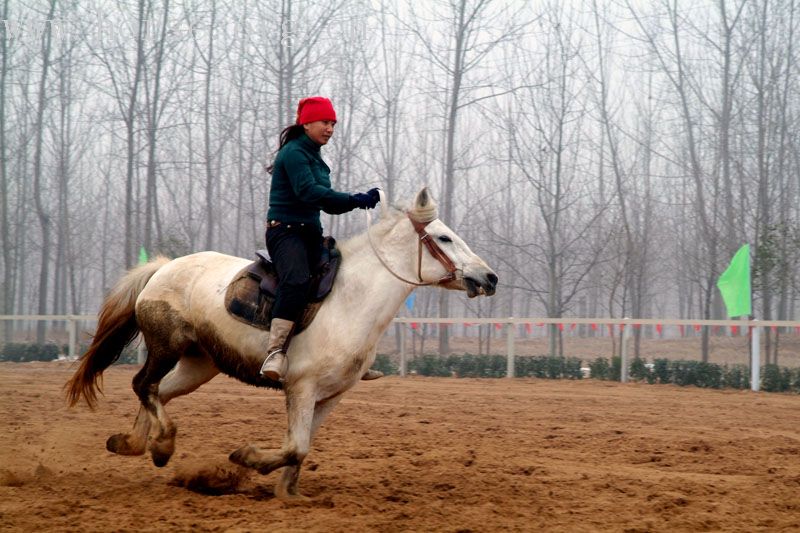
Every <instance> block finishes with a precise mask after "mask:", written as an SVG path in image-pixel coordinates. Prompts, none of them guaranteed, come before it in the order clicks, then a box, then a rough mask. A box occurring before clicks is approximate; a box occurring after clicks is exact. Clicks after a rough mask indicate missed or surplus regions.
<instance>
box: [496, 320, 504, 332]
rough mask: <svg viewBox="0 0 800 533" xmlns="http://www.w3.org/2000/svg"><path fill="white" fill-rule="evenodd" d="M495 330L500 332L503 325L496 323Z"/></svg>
mask: <svg viewBox="0 0 800 533" xmlns="http://www.w3.org/2000/svg"><path fill="white" fill-rule="evenodd" d="M494 329H498V330H499V329H503V324H500V323H498V322H495V323H494Z"/></svg>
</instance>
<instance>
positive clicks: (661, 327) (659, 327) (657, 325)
mask: <svg viewBox="0 0 800 533" xmlns="http://www.w3.org/2000/svg"><path fill="white" fill-rule="evenodd" d="M656 331H657V332H658V335H659V336H660V335H661V334H662V332H663V331H664V326H662V325H661V324H656Z"/></svg>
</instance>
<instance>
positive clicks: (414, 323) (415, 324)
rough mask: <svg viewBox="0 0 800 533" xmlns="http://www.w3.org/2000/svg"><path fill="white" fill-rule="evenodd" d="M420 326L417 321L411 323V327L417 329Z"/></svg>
mask: <svg viewBox="0 0 800 533" xmlns="http://www.w3.org/2000/svg"><path fill="white" fill-rule="evenodd" d="M418 327H419V324H417V323H416V322H412V323H411V329H417V328H418Z"/></svg>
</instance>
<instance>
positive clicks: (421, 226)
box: [366, 211, 459, 287]
mask: <svg viewBox="0 0 800 533" xmlns="http://www.w3.org/2000/svg"><path fill="white" fill-rule="evenodd" d="M366 215H367V239H368V240H369V245H370V246H371V247H372V251H373V252H375V256H376V257H377V258H378V261H380V262H381V264H382V265H383V266H384V268H385V269H386V270H388V271H389V273H390V274H391V275H392V276H394V277H396V278H397V279H399V280H400V281H402V282H405V283H408V284H409V285H415V286H417V287H423V286H427V285H441V284H443V283H448V282H450V281H454V280H456V279H458V276H457V274H456V272H458V271H459V269H458V268H457V267H456V264H455V263H453V260H452V259H450V258H449V257H448V256H447V254H446V253H444V252H443V251H442V249H441V248H440V247H439V245H438V244H436V241H434V240H433V238H432V237H431V236H430V235H429V234H428V232H427V231H425V228H426V227H428V224H430V222H432V221H429V222H419V221H417V220H414V219H413V218H412V217H411V213H409V212H406V216H407V217H408V219H409V220H410V221H411V225H412V226H414V231H416V232H417V235H419V243H418V246H417V279H418V280H419V282H416V281H411V280H407V279H405V278H404V277H402V276H400V275H399V274H397V273H395V272H394V270H392V268H391V267H390V266H389V265H387V264H386V261H384V260H383V258H382V257H381V254H380V253H378V249H377V248H375V244H374V243H373V242H372V235H371V234H370V232H369V229H370V215H369V211H366ZM423 244H424V245H425V247H426V248H427V249H428V251H429V252H430V254H431V255H432V256H433V258H434V259H436V260H437V261H439V263H441V265H442V266H443V267H444V268H445V270H447V274H445V275H444V276H442V277H441V278H439V279H438V280H437V281H422V245H423Z"/></svg>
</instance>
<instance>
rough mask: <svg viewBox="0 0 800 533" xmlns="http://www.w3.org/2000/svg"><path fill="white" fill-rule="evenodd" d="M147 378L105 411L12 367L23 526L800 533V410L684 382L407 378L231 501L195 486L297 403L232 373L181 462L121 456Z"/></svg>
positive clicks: (5, 480) (260, 438)
mask: <svg viewBox="0 0 800 533" xmlns="http://www.w3.org/2000/svg"><path fill="white" fill-rule="evenodd" d="M135 371H136V367H134V366H127V365H120V366H115V367H112V368H110V369H109V370H108V371H107V372H106V374H105V397H103V398H102V399H101V402H100V405H99V407H98V410H97V411H95V412H91V411H89V410H88V409H87V408H86V407H84V406H81V407H79V408H75V409H72V410H68V409H67V408H66V407H65V406H64V402H63V399H62V393H61V386H62V385H63V383H64V382H65V381H66V379H67V378H68V377H69V376H70V374H71V367H70V365H69V364H68V363H16V364H15V363H2V364H0V424H1V426H0V427H2V432H0V530H3V531H81V532H90V531H137V532H139V531H190V530H191V531H265V530H270V531H326V532H338V531H342V532H344V531H348V532H349V531H390V532H393V531H453V532H455V531H462V532H464V531H498V530H503V531H629V532H636V531H748V532H751V531H799V530H800V424H799V423H798V421H799V420H800V396H798V395H783V394H768V393H753V392H750V391H731V390H723V391H719V390H702V389H696V388H678V387H674V386H665V385H644V384H626V385H622V384H619V383H609V382H598V381H593V380H585V381H546V380H534V379H514V380H505V379H496V380H491V379H483V380H477V379H442V378H439V379H437V378H422V377H411V378H399V377H387V378H383V379H380V380H377V381H372V382H362V383H360V384H359V385H358V386H357V387H356V388H355V389H354V390H352V391H351V392H350V393H349V394H348V395H347V396H346V398H345V399H344V400H343V401H342V403H341V404H340V405H339V407H337V409H336V410H335V411H334V413H333V414H332V415H331V417H330V418H329V419H328V421H327V422H326V424H325V426H323V428H322V430H321V431H320V434H319V436H318V438H317V439H316V441H315V442H314V444H313V447H312V452H311V454H310V455H309V457H308V458H307V460H306V462H305V464H304V465H303V469H302V474H301V490H302V491H303V493H304V494H306V495H307V496H310V497H311V498H312V501H311V502H310V503H305V504H286V503H283V502H281V501H279V500H277V499H275V498H274V497H273V493H272V486H273V484H274V482H275V481H276V479H277V476H278V475H279V473H272V474H270V475H269V476H260V475H258V474H253V475H251V476H247V477H244V478H243V479H241V480H239V481H240V482H239V484H238V488H237V489H235V490H232V491H230V493H227V494H224V495H217V496H210V495H205V494H200V493H197V492H192V491H190V490H188V489H186V488H184V487H182V486H180V483H179V481H180V480H181V479H185V478H186V476H187V475H188V474H189V473H192V472H195V471H196V470H197V469H198V468H199V467H202V466H211V467H215V466H216V467H218V468H219V469H220V471H225V470H226V469H227V470H228V471H233V467H230V466H227V461H226V458H227V455H228V453H230V452H231V451H232V450H234V449H236V448H238V447H239V446H241V445H243V444H244V443H247V442H256V443H259V444H260V445H263V446H267V447H278V446H279V445H280V443H281V441H282V438H283V432H284V430H285V427H286V423H285V418H284V407H283V398H282V396H281V395H280V394H279V393H276V392H272V391H267V390H259V389H255V388H253V387H248V386H246V385H243V384H241V383H238V382H236V381H234V380H232V379H230V378H227V377H217V378H216V379H214V380H213V381H212V382H211V383H209V384H207V385H205V386H204V387H202V388H201V389H200V390H198V391H196V392H195V393H193V394H191V395H189V396H186V397H183V398H178V399H176V400H174V401H173V402H172V403H171V404H170V405H169V406H168V409H169V412H170V413H171V415H172V417H173V419H174V420H175V421H176V422H177V424H178V427H179V432H178V442H177V447H178V449H177V452H176V454H175V456H174V457H173V459H172V461H171V462H170V463H169V464H168V465H167V466H166V467H164V468H161V469H158V468H156V467H155V466H153V465H152V463H151V462H150V459H149V456H139V457H121V456H116V455H112V454H111V453H109V452H107V451H106V450H105V440H106V438H107V437H108V436H109V435H111V434H112V433H116V432H119V431H128V430H129V429H130V427H131V426H132V424H133V419H134V415H135V412H136V409H137V403H136V400H135V398H134V396H133V393H132V391H131V389H130V381H131V378H132V377H133V375H134V373H135Z"/></svg>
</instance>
